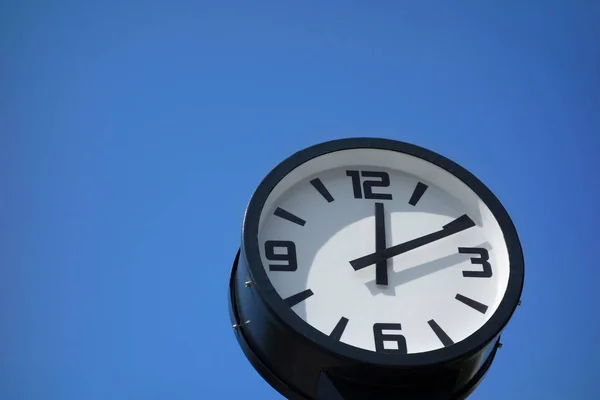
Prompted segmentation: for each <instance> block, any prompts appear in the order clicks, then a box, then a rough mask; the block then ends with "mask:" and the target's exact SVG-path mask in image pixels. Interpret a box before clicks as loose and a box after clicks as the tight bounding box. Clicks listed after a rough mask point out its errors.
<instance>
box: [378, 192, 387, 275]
mask: <svg viewBox="0 0 600 400" xmlns="http://www.w3.org/2000/svg"><path fill="white" fill-rule="evenodd" d="M384 250H385V215H384V210H383V203H375V251H376V252H380V251H384ZM375 282H376V283H377V284H378V285H386V286H387V284H388V261H387V260H379V261H377V263H376V265H375Z"/></svg>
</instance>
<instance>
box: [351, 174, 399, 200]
mask: <svg viewBox="0 0 600 400" xmlns="http://www.w3.org/2000/svg"><path fill="white" fill-rule="evenodd" d="M346 175H347V176H349V177H350V178H352V189H353V191H354V198H355V199H362V198H363V192H364V198H365V199H377V200H392V195H391V194H390V193H373V188H375V187H389V186H390V176H389V175H388V173H387V172H382V171H352V170H349V171H346ZM361 176H362V177H363V178H375V179H371V180H368V179H363V182H362V185H361V182H360V178H361Z"/></svg>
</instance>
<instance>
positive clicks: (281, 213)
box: [273, 207, 306, 226]
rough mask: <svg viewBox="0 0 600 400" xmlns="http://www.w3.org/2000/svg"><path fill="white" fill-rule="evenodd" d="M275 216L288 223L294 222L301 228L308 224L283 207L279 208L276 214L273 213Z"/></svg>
mask: <svg viewBox="0 0 600 400" xmlns="http://www.w3.org/2000/svg"><path fill="white" fill-rule="evenodd" d="M273 214H274V215H275V216H277V217H279V218H283V219H285V220H287V221H290V222H293V223H294V224H297V225H300V226H304V224H306V221H305V220H303V219H302V218H300V217H298V216H296V215H294V214H292V213H291V212H289V211H286V210H284V209H283V208H281V207H277V209H276V210H275V212H274V213H273Z"/></svg>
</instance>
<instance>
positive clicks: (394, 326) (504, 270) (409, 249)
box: [258, 149, 510, 354]
mask: <svg viewBox="0 0 600 400" xmlns="http://www.w3.org/2000/svg"><path fill="white" fill-rule="evenodd" d="M258 243H259V247H260V252H261V259H262V262H263V266H264V268H265V271H266V273H267V276H268V278H269V279H270V281H271V283H272V284H273V287H274V288H275V290H276V291H277V293H278V294H279V295H280V296H281V298H283V299H284V300H285V302H286V303H287V304H288V306H289V307H291V309H292V311H294V312H295V313H296V314H297V315H298V316H299V317H300V318H301V319H303V320H304V321H305V322H306V323H307V324H309V325H311V326H312V327H314V328H316V329H317V330H319V331H321V332H322V333H323V334H325V335H329V336H331V337H333V338H334V339H335V340H339V341H341V342H343V343H346V344H348V345H351V346H354V347H358V348H361V349H366V350H371V351H377V352H399V353H407V354H411V353H422V352H427V351H432V350H436V349H439V348H442V347H444V346H450V345H452V344H453V343H457V342H460V341H462V340H464V339H466V338H467V337H469V336H470V335H472V334H473V333H474V332H476V331H477V330H478V329H479V328H481V327H482V326H483V325H484V323H485V322H486V321H487V320H489V319H490V317H491V316H492V315H493V314H494V312H495V311H496V309H497V308H498V306H499V304H500V302H501V300H502V298H503V296H504V294H505V292H506V288H507V284H508V277H509V272H510V271H509V257H508V250H507V246H506V243H505V242H504V236H503V234H502V230H501V228H500V226H499V224H498V222H497V221H496V219H495V218H494V216H493V214H492V212H491V211H490V210H489V209H488V207H487V206H486V204H485V203H483V201H482V200H481V199H480V198H479V197H478V196H477V194H476V193H475V192H473V190H471V189H470V188H469V187H468V186H467V185H466V184H464V183H463V182H462V181H461V180H459V179H458V178H457V177H455V176H454V175H453V174H451V173H449V172H447V171H446V170H444V169H442V168H440V167H438V166H436V165H435V164H432V163H430V162H427V161H425V160H422V159H420V158H417V157H414V156H411V155H407V154H404V153H398V152H394V151H388V150H377V149H351V150H342V151H337V152H333V153H329V154H326V155H322V156H319V157H316V158H313V159H312V160H310V161H308V162H306V163H305V164H302V165H301V166H299V167H298V168H296V169H294V170H293V171H292V172H291V173H289V174H288V175H287V176H286V177H285V178H283V179H282V180H281V181H280V182H279V183H278V184H277V186H275V188H274V189H273V190H272V191H271V193H270V195H269V197H268V198H267V201H266V202H265V204H264V207H263V211H262V214H261V216H260V222H259V234H258ZM386 249H388V250H386Z"/></svg>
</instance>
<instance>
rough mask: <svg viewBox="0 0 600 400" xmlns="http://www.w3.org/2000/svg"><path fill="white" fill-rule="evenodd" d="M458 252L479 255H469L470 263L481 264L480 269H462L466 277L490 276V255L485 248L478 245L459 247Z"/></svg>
mask: <svg viewBox="0 0 600 400" xmlns="http://www.w3.org/2000/svg"><path fill="white" fill-rule="evenodd" d="M458 252H459V253H462V254H477V255H478V256H479V257H471V264H476V265H481V266H482V268H483V270H482V271H463V276H464V277H466V278H490V277H491V276H492V266H491V264H490V263H489V260H490V255H489V253H488V251H487V250H486V249H483V248H479V247H459V248H458Z"/></svg>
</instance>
